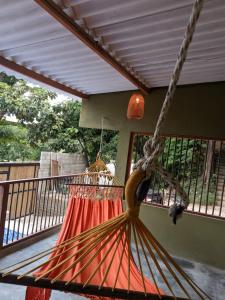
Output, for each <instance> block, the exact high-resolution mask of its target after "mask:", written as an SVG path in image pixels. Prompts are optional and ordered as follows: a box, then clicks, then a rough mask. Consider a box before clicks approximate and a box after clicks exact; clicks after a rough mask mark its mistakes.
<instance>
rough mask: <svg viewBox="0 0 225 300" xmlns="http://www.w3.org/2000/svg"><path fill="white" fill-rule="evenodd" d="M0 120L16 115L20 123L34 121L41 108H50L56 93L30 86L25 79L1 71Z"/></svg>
mask: <svg viewBox="0 0 225 300" xmlns="http://www.w3.org/2000/svg"><path fill="white" fill-rule="evenodd" d="M0 80H1V81H0V121H1V120H3V119H5V117H6V116H11V115H14V116H15V117H16V118H17V119H18V122H20V123H22V124H23V123H28V122H30V123H32V122H34V121H35V119H36V118H37V116H38V115H39V113H40V110H43V111H44V110H48V109H49V107H50V104H49V100H50V99H54V98H55V97H56V94H55V93H52V92H49V91H48V90H46V89H42V88H39V87H32V86H29V85H28V84H27V83H26V82H25V81H24V80H21V79H20V80H17V79H16V78H15V77H14V76H7V75H6V74H5V73H0Z"/></svg>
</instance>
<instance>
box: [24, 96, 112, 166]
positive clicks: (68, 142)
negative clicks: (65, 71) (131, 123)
mask: <svg viewBox="0 0 225 300" xmlns="http://www.w3.org/2000/svg"><path fill="white" fill-rule="evenodd" d="M80 110H81V103H79V102H76V101H73V100H69V101H67V102H64V103H61V104H58V105H55V106H52V108H51V110H48V111H44V112H41V113H40V114H39V115H38V117H37V118H36V122H35V123H33V124H30V125H29V140H30V142H31V144H32V145H36V146H40V144H42V143H44V142H47V144H46V148H49V149H51V150H54V151H63V152H82V153H83V154H84V155H85V157H86V160H87V163H88V164H89V163H90V162H93V161H94V160H95V158H96V155H97V153H98V151H99V147H100V134H101V130H99V129H89V128H81V127H79V118H80ZM103 133H104V136H103V141H104V143H103V146H102V158H103V159H104V160H105V161H106V162H108V161H110V159H115V155H116V147H117V134H116V132H114V131H107V132H106V131H104V132H103Z"/></svg>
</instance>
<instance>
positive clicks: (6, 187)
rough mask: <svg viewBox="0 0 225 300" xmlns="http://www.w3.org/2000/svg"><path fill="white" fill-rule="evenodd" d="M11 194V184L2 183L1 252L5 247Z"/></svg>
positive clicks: (0, 210) (0, 189) (0, 185)
mask: <svg viewBox="0 0 225 300" xmlns="http://www.w3.org/2000/svg"><path fill="white" fill-rule="evenodd" d="M8 194H9V183H4V184H1V183H0V250H1V248H2V247H3V240H4V228H5V220H6V211H7V203H8Z"/></svg>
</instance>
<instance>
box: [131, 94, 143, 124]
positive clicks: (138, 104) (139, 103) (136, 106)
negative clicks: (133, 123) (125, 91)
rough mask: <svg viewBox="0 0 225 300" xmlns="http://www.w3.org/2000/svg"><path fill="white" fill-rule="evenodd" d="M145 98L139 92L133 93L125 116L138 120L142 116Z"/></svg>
mask: <svg viewBox="0 0 225 300" xmlns="http://www.w3.org/2000/svg"><path fill="white" fill-rule="evenodd" d="M144 108H145V100H144V97H143V96H142V95H141V94H136V93H135V94H133V95H132V96H131V97H130V101H129V104H128V108H127V118H128V119H135V120H140V119H142V118H143V117H144Z"/></svg>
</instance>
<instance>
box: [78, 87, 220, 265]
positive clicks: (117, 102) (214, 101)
mask: <svg viewBox="0 0 225 300" xmlns="http://www.w3.org/2000/svg"><path fill="white" fill-rule="evenodd" d="M165 93H166V89H154V90H152V92H151V93H150V95H148V96H145V117H144V119H143V120H140V121H133V120H127V119H126V110H127V105H128V101H129V98H130V95H131V94H132V92H120V93H111V94H100V95H93V96H91V97H90V99H89V100H87V101H86V100H85V101H83V105H82V113H81V118H80V125H81V126H83V127H90V128H101V117H104V127H105V128H106V129H113V130H119V144H118V153H117V169H116V175H117V176H118V177H119V178H120V180H121V181H124V178H125V171H126V163H127V154H128V146H129V136H130V132H132V131H134V132H153V131H154V126H155V123H156V120H157V117H158V114H159V111H160V108H161V106H162V102H163V100H164V96H165ZM162 133H163V134H165V135H167V134H172V135H182V136H198V137H206V138H215V139H225V83H214V84H207V85H206V84H202V85H193V86H183V87H179V88H178V89H177V92H176V96H175V99H174V101H173V104H172V107H171V109H170V111H169V114H168V117H167V120H166V123H165V126H164V128H163V131H162ZM141 217H142V219H143V220H144V222H145V223H146V224H147V225H148V227H149V228H151V230H152V232H153V234H155V235H156V237H157V238H158V239H159V241H160V242H162V244H163V245H165V246H166V247H167V248H168V250H169V251H171V253H172V254H174V255H177V256H182V257H187V258H190V259H193V260H196V261H200V262H204V263H209V264H211V265H214V266H217V267H220V268H225V222H224V221H220V220H215V219H212V218H206V217H199V216H193V215H190V214H185V216H184V217H183V219H182V220H181V221H180V222H179V224H178V225H177V226H173V225H172V224H171V220H170V219H169V218H168V216H167V210H165V209H160V208H155V207H151V206H146V205H145V206H144V209H142V210H141Z"/></svg>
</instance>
